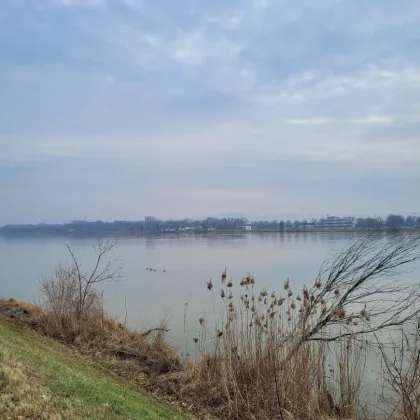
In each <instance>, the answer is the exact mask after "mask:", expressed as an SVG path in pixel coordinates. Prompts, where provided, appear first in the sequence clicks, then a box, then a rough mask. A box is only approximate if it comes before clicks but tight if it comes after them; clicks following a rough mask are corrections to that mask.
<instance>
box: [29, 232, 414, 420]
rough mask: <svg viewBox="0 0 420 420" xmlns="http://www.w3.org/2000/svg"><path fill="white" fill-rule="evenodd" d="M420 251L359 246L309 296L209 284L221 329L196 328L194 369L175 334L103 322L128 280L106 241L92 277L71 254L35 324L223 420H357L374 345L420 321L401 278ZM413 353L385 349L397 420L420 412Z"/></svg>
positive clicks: (399, 238) (328, 269) (385, 240)
mask: <svg viewBox="0 0 420 420" xmlns="http://www.w3.org/2000/svg"><path fill="white" fill-rule="evenodd" d="M419 244H420V237H419V235H418V233H415V232H409V233H406V234H397V235H394V236H384V235H382V234H373V235H369V236H367V237H363V238H359V239H355V240H354V241H353V242H351V243H350V244H349V245H348V247H347V248H346V249H344V250H343V251H342V252H340V253H338V254H337V255H334V256H333V257H332V258H331V259H330V260H328V261H327V262H326V264H325V265H324V266H323V267H322V268H321V270H320V272H319V273H318V275H317V276H316V277H315V278H314V279H313V280H312V281H310V283H309V284H308V286H307V287H306V286H305V287H303V288H302V289H301V290H296V288H295V287H294V284H293V282H292V281H289V280H288V279H287V280H286V281H285V282H284V283H283V282H282V284H281V287H280V290H276V291H267V290H266V289H261V288H258V286H257V285H256V280H255V278H254V277H253V276H252V275H251V274H248V275H247V276H245V277H244V278H243V279H242V280H241V281H240V282H235V281H234V280H233V279H230V278H229V277H228V273H227V272H226V270H225V271H224V272H223V273H222V275H221V279H220V283H219V281H217V282H216V281H215V282H213V281H212V280H209V281H208V283H207V288H208V291H209V293H212V294H213V295H214V296H213V302H214V308H213V310H214V311H218V313H220V317H219V320H218V321H217V322H216V325H214V324H212V323H211V322H209V321H208V320H207V319H206V318H205V317H204V316H203V317H201V318H200V319H199V320H197V325H198V326H199V330H198V334H197V336H196V337H195V338H194V339H193V345H194V346H195V353H196V356H197V357H196V359H195V360H185V359H182V358H181V356H180V355H179V354H178V353H177V352H175V351H174V350H172V349H171V348H170V347H169V346H168V345H166V344H165V341H164V330H165V328H164V326H161V327H160V328H157V329H156V331H147V332H146V333H139V332H132V331H130V330H128V329H127V328H126V326H125V325H122V324H121V323H120V322H119V321H117V320H113V319H110V318H109V317H107V316H105V315H104V312H103V307H102V299H101V288H100V285H101V283H103V282H104V281H116V280H118V279H119V270H118V269H117V270H116V269H115V262H116V260H112V259H107V258H108V257H109V254H110V253H111V252H112V249H113V244H112V243H110V242H98V244H97V248H96V249H97V256H98V261H97V262H98V263H97V264H96V268H95V270H94V271H93V272H92V273H85V272H84V271H83V270H82V268H81V267H80V264H79V263H78V261H77V259H76V258H75V256H74V254H73V252H72V251H71V249H69V251H70V254H71V256H72V261H73V262H72V264H71V265H69V266H59V267H58V268H57V270H56V271H55V272H54V273H53V275H52V276H49V277H46V278H44V281H43V284H42V292H43V298H44V299H43V302H41V303H42V306H43V308H44V309H45V310H43V311H41V312H38V313H37V314H36V316H35V317H33V318H32V323H33V326H34V327H35V328H36V329H38V330H39V331H41V332H43V333H44V334H47V335H49V336H52V337H54V338H58V339H60V340H62V341H65V342H66V343H69V344H72V345H77V346H78V347H80V348H82V349H85V350H88V351H93V352H96V354H102V355H113V356H116V357H118V358H123V359H130V360H131V361H132V363H133V366H134V365H136V366H139V365H140V366H149V367H152V369H151V370H152V372H153V373H154V374H153V375H151V376H150V382H149V383H150V386H151V387H152V388H154V389H156V388H159V389H160V390H161V391H163V392H165V393H166V394H171V395H172V396H174V397H176V398H177V399H178V400H181V401H184V402H185V403H186V405H187V406H194V407H202V408H205V409H206V410H208V411H209V412H211V413H213V414H214V415H216V416H218V417H219V418H223V419H261V420H264V419H280V420H286V419H288V420H290V419H301V420H309V419H356V418H360V416H361V412H360V399H359V397H360V390H361V383H362V380H363V372H364V368H365V366H364V364H365V360H366V353H367V351H368V349H367V346H366V342H367V339H368V338H369V337H370V336H373V335H375V334H377V333H378V332H381V331H387V330H388V329H389V328H396V327H397V328H402V327H404V326H407V325H408V324H410V323H412V322H417V319H418V316H419V307H418V306H419V305H418V304H417V301H418V299H419V297H420V290H419V286H418V285H417V284H407V283H405V282H404V281H403V280H399V279H401V277H400V276H399V275H401V274H402V273H404V269H405V267H410V265H409V263H412V262H414V261H416V260H419V259H420V253H419ZM102 264H103V265H102ZM101 267H102V268H101ZM92 280H94V281H92ZM217 302H220V304H219V303H217ZM376 337H378V335H376ZM402 343H405V344H404V345H401V346H400V347H398V349H395V353H394V354H393V355H392V357H391V356H390V355H389V352H388V351H387V350H385V347H381V345H382V346H383V345H384V344H383V343H381V342H380V343H379V348H380V349H382V356H383V363H384V369H383V374H384V378H385V380H386V381H387V384H388V387H389V390H390V392H391V391H392V395H393V400H392V404H391V406H389V407H388V411H387V415H388V417H386V418H389V419H395V420H400V419H401V420H403V419H404V420H414V419H418V418H419V407H420V400H419V398H420V388H419V384H420V362H419V360H420V356H419V355H420V345H419V343H420V340H419V334H418V333H417V335H415V336H411V337H408V336H407V335H404V337H403V340H402ZM397 355H400V358H401V359H403V361H401V360H399V359H398V358H397ZM390 401H391V400H390Z"/></svg>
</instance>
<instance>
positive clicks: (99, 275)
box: [65, 239, 122, 314]
mask: <svg viewBox="0 0 420 420" xmlns="http://www.w3.org/2000/svg"><path fill="white" fill-rule="evenodd" d="M65 246H66V248H67V249H68V251H69V253H70V256H71V258H72V262H73V264H72V265H73V267H71V268H72V270H73V271H74V273H75V277H76V283H77V289H78V290H77V296H76V312H77V313H78V314H81V313H82V312H83V311H84V310H85V309H86V306H87V304H88V301H89V300H90V299H91V298H92V297H94V296H95V297H96V296H97V295H98V293H97V292H98V291H97V286H98V285H99V284H101V283H106V282H115V281H119V280H120V279H121V278H122V275H121V270H122V261H121V259H120V258H118V257H113V256H112V251H113V249H114V247H115V242H114V241H112V240H103V239H97V240H96V243H95V244H94V245H93V248H94V250H95V254H96V260H95V266H94V268H93V270H92V271H91V272H85V271H83V268H82V266H81V264H80V262H79V261H78V260H77V258H76V256H75V254H74V250H73V249H72V248H71V247H70V246H69V245H65Z"/></svg>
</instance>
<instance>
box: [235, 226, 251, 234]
mask: <svg viewBox="0 0 420 420" xmlns="http://www.w3.org/2000/svg"><path fill="white" fill-rule="evenodd" d="M237 229H238V230H245V231H247V232H249V231H250V230H252V227H251V226H250V225H246V226H238V227H237Z"/></svg>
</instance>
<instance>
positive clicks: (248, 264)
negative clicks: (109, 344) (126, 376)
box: [0, 233, 351, 337]
mask: <svg viewBox="0 0 420 420" xmlns="http://www.w3.org/2000/svg"><path fill="white" fill-rule="evenodd" d="M350 237H351V236H350V234H343V233H339V234H332V233H326V234H320V233H316V234H309V233H308V234H284V235H280V234H263V235H258V234H248V235H247V234H239V235H214V236H202V237H201V236H173V237H166V236H162V237H153V238H149V237H148V238H123V239H117V246H116V248H115V253H114V255H117V256H120V257H121V258H122V259H123V275H124V278H123V280H122V281H120V282H118V283H114V284H106V285H105V287H104V289H105V304H106V309H107V310H108V311H109V312H110V313H112V314H113V315H116V316H119V317H121V318H124V317H125V306H126V307H127V319H128V323H129V324H130V326H132V327H150V326H153V325H156V324H157V323H158V322H159V321H160V320H161V318H162V316H163V314H164V312H166V311H169V312H170V321H171V330H172V331H174V332H175V333H177V332H178V331H183V329H184V312H185V303H188V309H187V315H188V319H189V318H193V319H194V320H195V321H196V320H197V318H198V317H199V316H200V315H201V314H202V312H203V311H204V310H206V308H208V307H209V304H211V303H212V302H211V297H210V296H209V293H208V292H207V288H206V281H207V280H209V279H210V278H212V279H213V281H214V283H215V286H216V290H218V289H219V279H220V274H221V272H222V270H223V269H224V268H225V267H227V269H228V275H229V277H230V276H232V277H233V280H234V281H235V280H236V281H240V279H241V278H242V277H243V276H244V275H245V274H247V273H248V272H249V271H250V272H251V273H252V274H253V275H254V276H255V278H256V279H257V284H258V285H259V286H260V287H267V288H268V289H269V290H279V289H280V288H282V287H283V283H284V281H285V279H286V278H287V277H290V279H291V282H292V284H294V285H296V288H297V287H299V288H300V287H301V286H303V284H307V285H310V284H313V282H314V279H315V277H316V274H317V272H318V269H319V267H320V265H321V263H322V262H323V261H324V259H325V257H326V256H327V255H328V254H329V253H331V252H332V251H333V250H338V249H341V248H342V247H344V246H345V245H346V244H347V243H348V241H349V239H350ZM93 243H94V240H93V239H74V238H0V278H1V280H0V296H2V297H14V298H16V299H20V300H29V301H33V300H34V299H36V298H37V297H38V296H39V283H40V278H41V276H42V275H43V274H48V273H51V271H52V270H53V269H54V267H55V266H56V265H57V264H58V263H66V262H70V259H69V255H68V251H67V249H66V248H65V246H64V244H68V245H70V246H71V247H72V248H73V249H74V251H75V254H76V256H77V257H78V259H80V260H81V261H82V264H83V266H84V267H85V268H86V269H89V268H92V265H93V263H94V253H93V251H92V244H93ZM146 268H153V269H156V272H155V271H148V270H146ZM163 270H165V271H166V272H164V271H163ZM177 335H178V334H172V336H173V337H175V336H177Z"/></svg>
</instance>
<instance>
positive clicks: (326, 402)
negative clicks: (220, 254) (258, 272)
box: [158, 272, 365, 420]
mask: <svg viewBox="0 0 420 420" xmlns="http://www.w3.org/2000/svg"><path fill="white" fill-rule="evenodd" d="M207 287H208V289H209V290H210V291H211V292H212V293H213V289H214V285H213V283H212V282H209V283H208V284H207ZM241 287H242V293H241V297H240V299H238V300H235V298H234V297H233V296H234V295H235V291H237V290H235V289H236V288H235V287H234V284H233V282H232V281H228V280H227V273H226V272H223V273H222V289H221V291H220V300H221V304H220V305H218V304H217V303H216V299H217V298H216V297H214V299H213V301H214V302H215V303H214V308H213V311H214V312H215V313H221V314H222V315H221V318H220V320H219V321H217V322H216V325H210V326H208V325H207V320H206V319H205V317H201V318H200V319H199V320H198V325H199V332H198V334H197V337H195V338H194V339H193V341H194V344H195V346H196V355H197V359H198V360H197V361H187V362H186V363H185V367H184V370H182V371H180V372H177V373H172V374H169V375H165V376H164V377H161V378H159V379H158V381H160V385H161V386H162V387H164V388H165V387H167V388H166V389H167V390H168V391H172V392H176V393H177V395H178V397H179V398H182V399H184V400H190V401H191V402H194V403H195V404H199V405H202V406H205V407H207V408H208V409H210V410H211V411H212V412H213V413H215V414H217V415H218V416H220V418H229V419H256V418H258V419H302V420H305V419H308V420H309V419H320V418H323V417H324V418H328V417H329V418H337V419H338V418H345V419H350V418H351V419H353V418H356V409H357V405H358V393H359V390H360V385H361V381H362V377H363V368H364V360H365V354H364V352H365V350H364V348H363V347H361V346H360V345H359V343H358V342H356V341H354V340H353V339H347V340H345V341H342V342H340V343H338V344H327V343H325V342H323V341H312V342H311V341H308V342H304V343H303V344H301V345H299V346H298V347H296V343H297V342H298V341H299V340H300V337H301V334H302V332H303V325H302V322H304V315H303V313H304V311H307V309H308V307H309V305H310V301H311V298H310V296H309V294H308V293H307V292H306V291H301V292H300V295H299V294H298V295H294V294H293V293H292V292H291V287H292V286H291V284H290V282H286V283H285V285H284V290H283V295H285V296H284V297H283V296H282V295H281V294H280V293H278V292H273V293H271V292H270V293H268V292H267V291H266V290H264V289H263V290H260V291H257V288H256V286H255V279H254V278H253V277H252V276H251V275H248V276H247V277H245V278H244V279H243V280H242V281H241ZM318 310H321V308H319V309H318ZM308 316H310V317H311V316H314V317H316V316H317V314H316V312H315V311H314V312H313V313H311V314H309V315H308ZM290 355H292V357H290ZM328 364H330V366H328ZM334 364H336V365H337V368H335V369H333V367H332V365H334ZM168 384H172V386H169V385H168ZM174 384H175V385H176V386H173V385H174Z"/></svg>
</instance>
